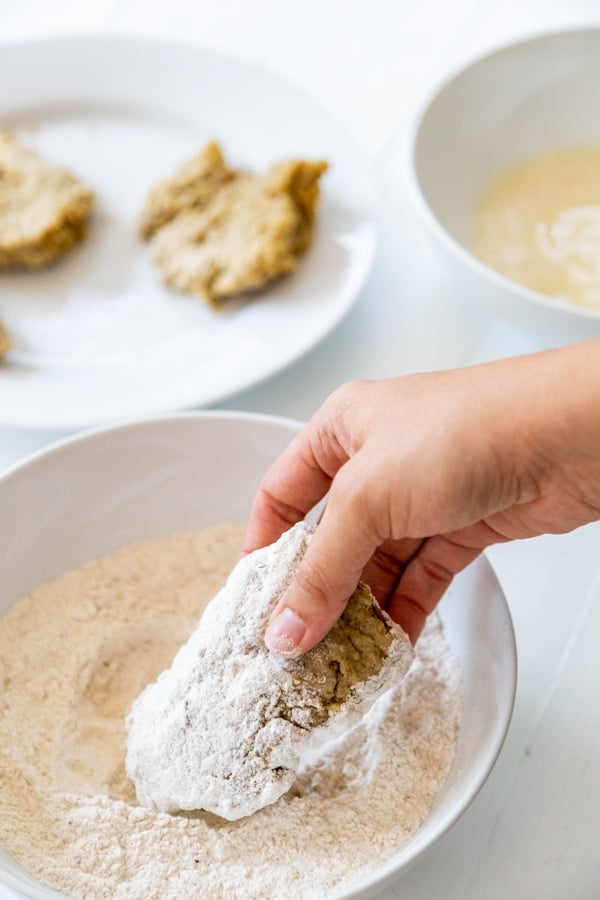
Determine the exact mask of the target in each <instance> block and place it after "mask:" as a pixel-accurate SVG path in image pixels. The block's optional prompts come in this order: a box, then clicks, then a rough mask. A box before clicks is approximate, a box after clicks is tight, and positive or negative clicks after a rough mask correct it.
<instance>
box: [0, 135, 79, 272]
mask: <svg viewBox="0 0 600 900" xmlns="http://www.w3.org/2000/svg"><path fill="white" fill-rule="evenodd" d="M93 202H94V194H93V192H92V191H91V190H90V189H89V188H88V187H86V185H84V184H83V183H82V182H81V181H79V180H78V179H77V178H75V177H74V176H73V175H70V174H69V173H68V172H66V171H65V170H64V169H61V168H58V167H57V166H52V165H48V164H47V163H45V162H43V160H41V159H40V158H39V156H38V155H37V153H34V152H33V150H29V149H27V148H26V147H23V146H21V144H19V142H18V141H17V140H16V138H15V137H14V136H13V135H12V134H10V132H6V131H4V132H0V269H12V268H18V267H22V268H26V269H37V268H39V267H40V266H45V265H48V264H49V263H52V262H54V261H55V260H57V259H59V258H60V257H61V256H64V254H65V253H67V252H68V251H69V250H70V249H71V247H73V245H74V244H76V243H77V242H78V241H81V240H82V239H83V237H84V235H85V226H86V222H87V220H88V217H89V215H90V212H91V210H92V205H93Z"/></svg>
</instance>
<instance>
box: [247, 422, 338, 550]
mask: <svg viewBox="0 0 600 900" xmlns="http://www.w3.org/2000/svg"><path fill="white" fill-rule="evenodd" d="M327 445H330V446H327ZM347 459H348V457H347V455H346V454H345V453H344V452H343V451H342V449H341V447H340V446H339V444H337V442H336V441H332V442H329V441H324V440H323V439H322V437H320V432H319V428H318V426H317V425H315V424H313V422H312V421H311V422H310V423H309V424H308V425H307V426H306V427H305V428H304V429H303V430H302V431H301V432H300V434H298V435H296V437H295V438H294V439H293V440H292V442H291V443H290V444H289V445H288V446H287V447H286V449H285V450H284V451H283V453H282V454H281V456H279V458H278V459H277V460H276V461H275V462H274V463H273V465H272V466H271V468H270V469H269V470H268V472H267V473H266V475H265V476H264V478H263V479H262V481H261V482H260V484H259V486H258V490H257V492H256V496H255V497H254V501H253V503H252V507H251V510H250V516H249V518H248V524H247V526H246V533H245V535H244V540H243V543H242V555H245V554H247V553H250V552H251V551H252V550H257V549H258V548H259V547H265V546H267V544H272V543H273V541H276V540H277V539H278V538H279V537H281V535H282V534H283V532H284V531H287V530H288V528H291V526H292V525H295V524H296V522H299V521H300V520H301V519H303V518H304V516H305V515H306V513H307V512H308V511H309V510H310V509H312V507H313V506H314V505H315V504H316V503H318V502H319V500H321V499H322V497H324V496H325V494H326V493H327V491H328V490H329V487H330V485H331V482H332V480H333V476H334V475H335V473H336V472H337V471H338V469H340V468H341V466H342V465H343V464H344V463H345V462H346V461H347Z"/></svg>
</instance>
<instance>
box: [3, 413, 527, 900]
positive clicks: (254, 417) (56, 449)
mask: <svg viewBox="0 0 600 900" xmlns="http://www.w3.org/2000/svg"><path fill="white" fill-rule="evenodd" d="M211 420H212V421H215V420H216V421H228V420H229V421H232V422H249V423H254V424H258V425H275V426H279V427H283V428H284V429H288V430H289V432H290V440H291V439H292V437H293V436H294V434H295V433H298V431H299V430H300V429H301V428H302V427H303V425H304V424H305V423H304V422H303V421H301V420H298V419H293V418H289V417H285V416H278V415H274V414H270V413H255V412H246V411H241V410H239V411H238V410H218V409H217V410H194V411H189V412H174V413H169V414H166V415H159V416H140V417H136V418H135V419H129V418H128V419H126V420H122V421H119V422H113V423H111V424H108V425H106V424H104V425H99V426H96V427H94V428H89V429H86V430H85V431H83V432H79V433H77V434H74V435H69V436H67V437H63V438H60V439H58V440H56V441H53V442H52V443H50V444H48V445H46V446H45V447H43V448H41V449H39V450H36V451H34V452H32V453H30V454H28V455H27V456H25V457H23V458H22V459H21V460H19V461H17V462H16V463H14V464H13V465H11V466H10V467H9V468H8V469H6V470H4V471H3V472H2V473H1V474H0V490H1V489H2V487H3V485H4V483H6V482H7V481H9V480H12V478H13V477H15V476H20V475H22V474H23V473H24V472H26V470H27V469H29V468H30V467H31V466H34V465H37V464H38V463H39V462H40V461H43V460H44V459H46V458H49V457H52V456H54V455H55V454H57V453H59V454H60V452H61V451H62V450H63V449H69V448H71V447H73V446H76V445H78V444H84V443H88V442H93V441H94V440H96V439H97V438H98V437H100V438H102V437H103V436H107V435H109V434H111V433H115V432H119V433H123V432H126V431H130V430H135V429H142V430H143V429H144V428H147V427H150V428H152V427H160V426H161V425H167V426H168V425H169V423H173V422H175V423H181V422H184V421H211ZM474 564H475V565H479V566H482V567H484V568H485V569H486V570H487V573H488V575H490V576H491V577H492V578H493V580H494V582H495V586H496V588H497V591H498V594H499V598H500V602H501V606H502V613H503V616H504V618H505V621H506V626H507V629H506V631H507V635H506V639H507V645H506V654H507V658H506V662H507V668H508V676H509V683H508V685H507V691H506V697H505V699H504V702H503V705H502V716H501V717H500V718H499V719H498V722H497V728H496V738H497V743H496V745H495V746H493V747H492V749H491V751H490V752H488V754H487V758H486V759H485V763H484V765H483V766H482V768H481V771H480V773H479V775H478V777H477V778H476V779H475V780H474V781H473V783H472V784H471V785H470V788H469V790H468V791H466V792H465V793H464V794H463V795H462V796H461V798H460V801H458V802H457V803H456V804H455V806H454V809H453V810H452V811H451V812H449V813H447V814H446V815H445V816H444V818H443V819H442V821H441V822H440V823H439V824H438V826H437V827H436V828H435V829H434V831H433V833H432V834H431V836H430V837H429V838H428V839H427V841H426V842H425V843H424V844H423V845H422V846H417V847H416V848H415V849H414V850H410V851H409V852H408V853H407V854H406V856H405V857H404V858H403V859H402V861H401V864H400V867H399V868H398V860H395V859H394V855H395V853H397V852H398V851H399V850H401V849H402V847H403V846H404V845H403V844H401V845H399V847H398V848H397V850H396V851H394V854H393V855H391V856H390V857H388V858H387V859H386V860H384V861H383V862H382V863H381V864H380V865H378V866H377V867H376V868H375V869H374V870H373V871H371V872H367V873H365V874H364V875H362V876H359V878H358V879H356V880H355V881H354V883H352V882H351V883H349V884H348V885H344V886H342V887H341V888H339V889H338V890H336V891H334V892H333V893H332V894H330V895H328V896H329V898H330V900H336V898H337V900H352V898H360V897H362V898H366V897H371V896H373V895H374V893H376V892H379V891H380V890H382V889H384V888H385V887H386V886H388V885H391V884H394V883H395V882H396V881H398V880H400V879H401V878H402V877H403V875H405V874H406V873H407V872H408V870H409V869H410V868H412V866H413V865H414V864H415V863H416V862H417V861H418V860H419V859H421V858H422V857H423V856H424V855H425V854H426V853H427V852H428V851H429V850H430V849H431V848H432V847H433V846H434V845H435V844H437V842H438V841H439V840H440V838H442V837H443V836H444V835H445V834H446V833H447V832H448V831H449V830H450V829H451V828H452V826H453V825H454V824H455V823H456V822H457V821H458V820H459V819H460V818H461V817H462V816H463V815H464V813H465V812H466V811H467V809H468V808H469V807H470V806H471V804H472V803H473V801H474V800H475V798H476V797H477V795H478V794H479V792H480V791H481V788H482V787H483V785H484V784H485V782H486V781H487V779H488V777H489V775H490V773H491V771H492V769H493V768H494V766H495V764H496V761H497V760H498V757H499V755H500V753H501V751H502V748H503V746H504V744H505V741H506V738H507V735H508V731H509V728H510V723H511V720H512V715H513V710H514V704H515V696H516V690H517V671H518V657H517V645H516V636H515V630H514V623H513V620H512V616H511V612H510V607H509V605H508V602H507V599H506V595H505V593H504V590H503V588H502V584H501V582H500V579H499V578H498V576H497V574H496V571H495V569H494V567H493V566H492V564H491V562H490V560H489V558H488V555H487V553H485V552H484V553H482V554H481V556H480V557H478V559H477V560H475V563H474ZM425 821H426V820H425ZM422 824H423V823H421V825H422ZM420 827H421V826H419V828H418V829H417V831H415V832H414V835H417V834H418V832H419V830H420ZM412 836H413V835H411V837H412ZM27 874H29V873H27ZM32 877H35V876H32ZM3 884H4V885H5V886H6V887H8V888H9V890H12V891H17V892H21V891H23V890H25V889H26V888H27V886H26V885H23V883H22V881H21V879H20V877H19V876H14V875H12V874H11V873H10V872H0V887H1V886H2V885H3ZM42 887H43V888H44V889H45V890H48V891H52V890H54V889H53V888H49V887H46V886H45V885H42ZM21 896H27V895H26V894H21ZM56 896H57V897H59V896H62V895H61V894H60V893H58V894H56Z"/></svg>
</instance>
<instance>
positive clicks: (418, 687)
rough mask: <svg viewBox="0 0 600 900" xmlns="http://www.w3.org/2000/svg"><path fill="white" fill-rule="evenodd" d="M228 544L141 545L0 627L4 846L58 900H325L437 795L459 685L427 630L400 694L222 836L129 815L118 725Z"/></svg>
mask: <svg viewBox="0 0 600 900" xmlns="http://www.w3.org/2000/svg"><path fill="white" fill-rule="evenodd" d="M241 534H242V529H241V528H240V527H238V526H227V525H225V526H218V527H215V528H212V529H207V530H206V531H204V532H201V533H198V534H179V535H174V536H172V537H166V538H153V539H149V540H145V541H141V542H139V543H137V544H133V545H131V546H129V547H125V548H124V549H123V550H121V551H119V552H117V553H113V554H111V555H110V556H107V557H105V558H104V559H100V560H97V561H94V562H91V563H88V564H87V565H85V566H83V567H82V568H81V569H78V570H76V571H73V572H69V573H67V574H65V575H63V576H61V577H60V578H58V579H56V580H55V581H54V582H52V583H50V584H46V585H43V586H41V587H40V588H39V589H38V590H36V591H35V592H34V593H33V594H32V595H31V596H30V597H27V598H24V599H22V600H20V601H19V602H18V603H16V604H15V606H14V607H13V608H12V610H11V611H10V612H9V613H8V614H7V615H6V617H5V618H4V619H3V620H2V621H0V734H1V735H2V742H1V745H0V809H1V811H2V816H0V844H1V845H2V846H3V847H4V848H5V849H6V850H7V851H8V852H9V853H10V854H11V855H12V856H13V857H14V858H15V859H17V860H18V861H19V862H20V863H21V864H22V865H23V866H24V868H26V869H27V870H29V871H30V872H32V873H33V874H35V875H36V876H37V877H38V878H40V879H41V880H42V881H43V882H44V883H46V884H48V885H50V886H52V887H54V888H55V889H58V890H60V891H63V892H64V893H65V894H66V895H67V896H69V897H72V898H86V900H88V898H89V900H92V898H117V900H186V898H194V897H197V896H210V897H211V898H216V900H219V898H223V900H225V898H226V900H230V898H233V900H236V898H240V900H242V898H243V900H246V898H261V900H267V898H277V900H279V898H281V897H284V896H285V897H289V896H293V897H297V898H316V897H324V896H326V895H327V894H328V893H330V892H331V891H333V890H335V889H339V888H340V887H341V886H343V885H344V884H347V883H348V882H350V881H352V880H354V879H356V878H357V877H358V876H360V875H361V874H364V873H365V872H367V871H368V870H369V869H371V868H372V867H373V866H374V865H376V864H377V863H378V862H381V861H382V860H384V859H386V858H388V857H389V856H390V855H391V854H392V853H393V851H394V850H395V849H396V848H397V847H398V846H399V845H400V844H401V843H402V841H404V840H405V839H406V838H407V837H408V836H409V835H410V834H411V833H412V832H413V831H414V830H415V829H416V828H417V827H418V826H419V824H420V823H421V822H422V821H423V819H424V818H425V817H426V816H427V814H428V812H429V810H430V808H431V804H432V801H433V798H434V797H435V794H436V793H437V791H438V790H439V789H440V787H441V786H442V784H443V782H444V781H445V779H446V777H447V774H448V771H449V769H450V766H451V764H452V760H453V757H454V749H455V743H456V737H457V732H458V727H459V724H460V719H461V714H462V703H461V689H460V675H459V672H458V668H457V666H456V664H455V662H454V661H453V659H452V657H451V655H450V653H449V651H448V647H447V645H446V643H445V641H444V637H443V633H442V630H441V627H440V626H439V624H438V623H436V622H431V623H430V624H429V625H428V626H427V629H426V631H425V633H424V635H423V637H422V638H421V640H420V641H419V644H418V647H417V652H416V659H415V662H414V663H413V666H412V668H411V669H410V671H409V673H408V674H407V676H406V677H405V679H404V680H403V681H402V682H401V683H400V684H399V685H398V687H396V688H394V689H392V690H391V691H388V692H387V693H386V694H384V695H383V696H382V697H381V698H380V699H379V700H378V701H377V702H376V703H375V705H374V706H373V707H372V709H371V710H370V712H369V713H368V714H367V716H366V717H365V718H364V719H363V720H362V721H361V722H359V723H358V724H356V725H355V726H354V727H353V728H352V729H351V730H350V731H349V732H347V733H345V734H343V735H342V736H339V737H337V738H336V739H334V740H332V741H331V742H330V743H329V744H328V745H327V746H326V747H325V748H322V749H321V750H320V751H319V755H318V756H315V757H314V758H311V759H306V760H304V763H303V767H302V768H301V770H300V771H299V772H298V773H297V774H296V778H295V781H294V782H293V784H292V786H291V788H290V790H288V791H287V793H285V794H284V795H283V796H282V797H280V799H279V800H278V801H277V802H276V803H275V804H273V805H271V806H269V807H266V808H264V809H261V810H259V811H258V812H256V813H255V814H254V815H252V816H250V817H248V818H244V819H240V820H238V821H235V822H228V821H225V820H223V819H220V818H217V817H216V816H214V815H212V814H211V813H183V814H179V815H169V814H166V813H161V812H154V811H152V810H148V809H145V808H142V807H140V806H138V805H137V802H136V800H135V793H134V790H133V786H132V784H131V782H130V781H129V779H128V778H127V777H126V774H125V769H124V759H125V726H124V717H125V715H126V714H127V712H128V710H129V708H130V706H131V703H132V701H133V700H134V699H135V697H136V696H137V695H138V694H139V693H140V691H141V690H142V689H143V688H144V687H145V686H146V685H147V684H149V683H150V682H151V681H153V680H154V679H155V678H156V677H157V675H158V674H159V673H160V672H161V671H162V670H163V669H165V668H166V667H167V666H169V665H170V663H171V661H172V659H173V657H174V656H175V654H176V652H177V649H178V647H179V646H180V645H181V644H182V643H183V642H184V641H185V640H186V639H187V638H188V637H189V635H190V634H191V633H192V632H193V631H194V628H195V626H196V623H197V620H198V617H199V616H200V615H201V613H202V611H203V609H204V606H205V605H206V603H207V602H208V601H209V600H210V598H211V597H212V596H213V595H214V594H215V593H216V590H217V589H218V588H220V587H221V585H222V584H223V583H224V581H225V578H226V576H227V574H228V572H229V571H230V570H231V568H232V566H233V565H234V563H235V560H236V558H237V553H238V547H239V542H240V540H241Z"/></svg>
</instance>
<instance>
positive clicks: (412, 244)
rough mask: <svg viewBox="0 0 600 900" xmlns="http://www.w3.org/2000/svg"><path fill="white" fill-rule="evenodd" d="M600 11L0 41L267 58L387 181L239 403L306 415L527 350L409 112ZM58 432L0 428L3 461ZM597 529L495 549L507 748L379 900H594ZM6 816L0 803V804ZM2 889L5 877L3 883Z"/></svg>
mask: <svg viewBox="0 0 600 900" xmlns="http://www.w3.org/2000/svg"><path fill="white" fill-rule="evenodd" d="M590 22H594V23H596V24H598V23H600V2H599V0H420V2H419V3H416V2H414V0H412V2H408V0H370V2H368V3H367V2H366V0H302V2H289V0H288V2H285V0H213V2H210V0H52V2H50V0H1V3H0V40H2V41H11V40H16V39H21V38H31V37H36V36H49V35H58V34H64V33H72V32H79V33H100V32H108V33H118V34H135V35H150V36H156V37H158V36H160V37H165V38H171V39H182V40H186V41H194V42H196V43H198V44H200V45H202V46H206V47H210V48H212V49H218V50H224V51H228V52H230V53H234V54H237V55H239V56H242V57H245V58H247V59H253V60H260V61H261V62H262V63H263V64H264V65H266V66H268V67H270V68H271V69H272V70H273V71H275V72H278V73H282V74H284V75H285V76H287V77H288V78H291V79H292V80H294V81H295V82H297V83H298V84H300V85H302V86H303V87H305V88H306V89H307V90H308V91H311V92H312V93H314V94H316V95H318V96H319V97H320V99H321V101H322V102H323V103H324V104H326V105H328V106H329V107H330V108H331V110H333V111H334V112H335V113H336V114H337V116H338V117H339V118H341V119H342V120H343V121H344V122H345V123H346V125H347V126H348V128H349V129H350V130H351V131H352V133H353V134H354V136H355V137H356V139H357V140H358V141H359V142H360V143H361V144H362V146H363V147H364V149H365V150H366V152H367V153H368V154H369V158H370V160H371V161H372V165H373V169H374V172H375V173H376V176H377V179H378V182H379V185H380V197H379V200H380V226H381V243H380V250H379V254H378V258H377V261H376V264H375V267H374V270H373V273H372V276H371V278H370V279H369V282H368V285H367V287H366V289H365V290H364V292H363V294H362V296H361V298H360V300H359V302H358V303H357V305H356V307H355V308H354V310H353V311H352V312H351V314H350V315H349V316H348V318H347V319H346V320H345V321H344V322H343V323H342V325H341V327H339V328H338V329H337V331H336V332H335V333H334V334H332V335H331V336H330V337H329V338H327V339H326V340H325V341H324V342H323V343H322V344H321V345H320V346H319V347H317V348H316V349H315V350H314V351H312V352H311V353H310V354H309V355H308V356H307V357H305V358H304V359H303V360H301V361H300V362H298V363H296V364H295V365H293V366H292V367H290V368H289V369H288V370H286V371H285V372H283V373H282V374H280V375H279V376H277V377H275V378H273V379H272V380H271V381H269V382H267V383H265V384H263V385H261V386H260V387H258V388H255V389H253V390H250V391H247V392H245V393H243V394H240V395H238V396H237V397H235V398H234V399H232V400H231V401H230V402H228V403H227V404H224V405H225V406H226V407H227V408H230V409H244V410H256V411H262V412H271V413H278V414H283V415H287V416H294V417H298V418H306V417H308V416H309V415H310V414H311V412H312V411H313V410H314V409H315V408H316V407H317V406H318V404H319V403H320V401H321V400H322V399H323V398H324V397H325V396H326V395H327V393H329V391H330V390H332V389H333V388H334V387H335V386H336V385H338V384H339V383H340V382H342V381H345V380H347V379H349V378H355V377H385V376H388V375H396V374H400V373H403V372H408V371H412V370H423V369H433V368H444V367H449V366H460V365H467V364H470V363H473V362H476V361H480V360H483V359H488V358H492V357H496V356H507V355H510V354H513V353H520V352H523V351H526V350H528V349H535V347H534V346H533V345H532V344H531V343H530V338H526V337H525V336H524V335H523V334H520V333H519V332H517V331H514V330H513V329H511V328H508V327H505V326H503V325H501V324H499V323H497V322H494V321H492V320H491V319H490V318H489V317H488V315H487V314H486V312H485V309H482V310H481V315H480V317H479V318H477V319H476V318H474V317H473V316H472V315H471V314H469V316H467V315H466V314H465V312H464V310H463V308H462V306H461V303H460V297H458V296H457V295H456V291H455V290H453V285H452V283H451V282H450V281H449V280H448V276H447V274H446V272H445V271H444V269H443V268H442V266H441V264H440V262H439V261H438V258H437V255H436V252H435V251H434V250H433V248H432V247H431V246H430V245H429V242H428V239H427V237H426V236H425V235H424V232H423V228H422V226H421V224H420V222H419V221H418V219H417V217H416V215H415V212H414V209H413V207H412V205H411V203H410V198H409V196H408V191H407V179H406V150H407V145H408V137H409V134H410V127H411V122H412V118H413V114H414V111H415V109H416V108H417V106H418V103H419V101H420V100H421V99H422V97H423V96H424V94H425V92H426V91H427V90H428V88H429V87H430V86H431V85H433V84H434V83H435V81H436V80H437V79H438V78H439V77H440V76H441V75H442V74H443V73H444V72H445V71H447V70H448V69H450V68H452V67H454V66H455V65H457V64H459V63H460V62H461V61H463V60H466V59H467V58H469V57H471V56H473V55H475V54H477V53H478V52H480V51H481V50H484V49H487V48H489V47H491V46H494V45H496V44H499V43H502V42H504V41H506V40H509V39H512V38H513V37H516V36H522V35H526V34H530V33H534V32H539V31H543V30H549V29H551V28H558V27H563V26H571V25H578V24H583V23H590ZM59 436H61V435H58V434H49V433H47V432H46V433H32V432H26V433H15V432H9V431H6V430H1V429H0V471H2V470H3V469H4V468H5V467H6V466H8V465H10V464H12V463H14V462H16V461H18V460H19V459H21V458H22V457H23V456H24V455H25V454H27V453H29V452H31V451H32V450H35V449H38V448H40V447H43V446H44V445H45V444H47V443H48V442H50V441H51V440H53V439H54V438H56V437H59ZM599 541H600V525H594V526H588V527H587V528H584V529H580V530H579V531H578V532H575V533H573V534H571V535H566V536H561V537H544V538H538V539H536V540H532V541H527V542H521V543H515V544H512V545H505V546H503V547H498V548H493V549H492V550H491V551H490V558H491V560H492V562H493V564H494V566H495V568H496V571H497V573H498V575H499V577H500V580H501V582H502V584H503V587H504V589H505V591H506V594H507V596H508V600H509V603H510V607H511V610H512V614H513V617H514V622H515V628H516V633H517V643H518V651H519V662H520V673H519V688H518V694H517V702H516V707H515V713H514V718H513V722H512V726H511V729H510V733H509V736H508V739H507V742H506V745H505V748H504V751H503V753H502V756H501V758H500V760H499V762H498V764H497V766H496V768H495V770H494V772H493V773H492V776H491V777H490V779H489V781H488V783H487V784H486V786H485V787H484V789H483V790H482V792H481V794H480V795H479V797H478V798H477V799H476V801H475V802H474V803H473V805H472V807H471V808H470V809H469V810H468V811H467V813H466V814H465V815H464V816H463V818H462V819H461V821H460V822H459V823H458V824H457V825H456V826H455V827H454V828H453V829H452V830H451V831H450V832H449V833H448V834H447V835H446V836H445V837H444V838H443V839H442V840H441V841H440V842H439V843H438V844H437V845H436V846H435V847H434V848H433V849H432V850H431V851H430V853H428V854H427V855H426V857H425V858H424V859H423V860H422V862H420V864H419V865H417V866H416V867H415V868H414V869H413V870H412V871H411V872H410V873H409V874H408V875H407V876H406V877H404V878H403V879H402V880H401V881H400V882H399V883H398V884H397V886H395V887H394V888H392V889H390V890H388V891H387V892H386V893H385V894H383V895H382V897H385V898H388V900H391V898H405V900H456V898H464V900H484V898H485V900H499V898H505V897H510V898H511V900H554V898H556V900H598V898H600V704H599V703H598V693H599V689H598V688H599V685H600V654H598V651H597V645H598V642H599V641H600V560H599V554H598V549H597V548H598V544H599ZM0 812H1V811H0ZM1 891H2V889H1V888H0V896H2V894H1Z"/></svg>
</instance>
